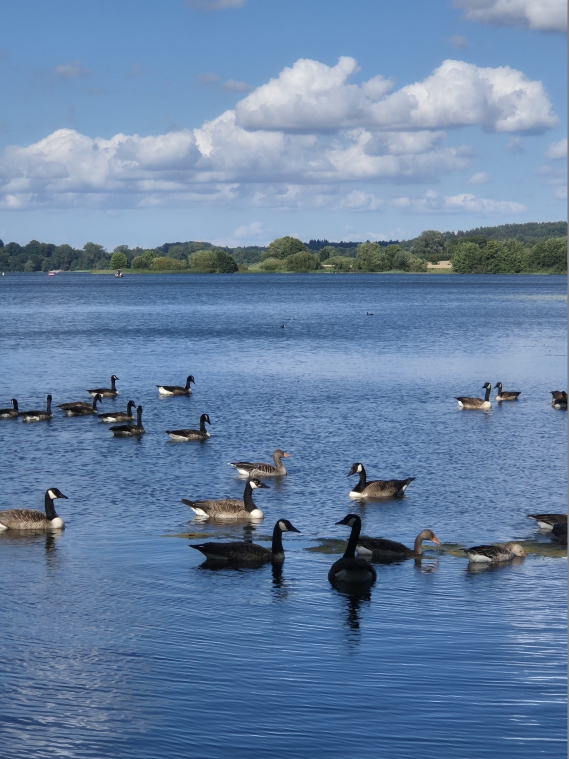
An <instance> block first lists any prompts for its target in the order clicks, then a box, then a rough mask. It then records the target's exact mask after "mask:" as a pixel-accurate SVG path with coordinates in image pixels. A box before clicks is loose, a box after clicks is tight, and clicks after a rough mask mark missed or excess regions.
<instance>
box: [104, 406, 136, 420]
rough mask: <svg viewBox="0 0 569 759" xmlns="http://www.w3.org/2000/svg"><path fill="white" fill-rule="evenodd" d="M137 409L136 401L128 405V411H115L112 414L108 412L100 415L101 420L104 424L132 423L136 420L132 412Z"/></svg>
mask: <svg viewBox="0 0 569 759" xmlns="http://www.w3.org/2000/svg"><path fill="white" fill-rule="evenodd" d="M135 407H136V403H135V402H134V401H129V402H128V403H127V405H126V411H113V412H111V413H110V414H109V413H108V412H106V413H103V414H99V419H100V420H101V421H102V422H130V421H131V419H134V414H133V413H132V410H133V408H135Z"/></svg>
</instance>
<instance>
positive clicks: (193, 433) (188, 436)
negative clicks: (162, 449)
mask: <svg viewBox="0 0 569 759" xmlns="http://www.w3.org/2000/svg"><path fill="white" fill-rule="evenodd" d="M206 424H210V425H211V422H210V419H209V414H202V415H201V416H200V428H199V430H189V429H182V430H166V434H167V435H169V436H170V438H171V439H172V440H175V441H176V442H178V443H183V442H185V441H186V440H207V439H208V437H209V432H208V431H207V429H206Z"/></svg>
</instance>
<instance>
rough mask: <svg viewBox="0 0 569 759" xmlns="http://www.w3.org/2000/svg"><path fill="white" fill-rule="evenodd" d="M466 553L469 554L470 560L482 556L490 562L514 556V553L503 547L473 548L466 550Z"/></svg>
mask: <svg viewBox="0 0 569 759" xmlns="http://www.w3.org/2000/svg"><path fill="white" fill-rule="evenodd" d="M464 551H466V553H467V554H468V558H469V559H470V558H472V557H476V556H480V557H484V558H486V559H488V560H489V561H500V560H502V559H507V558H510V557H511V556H512V552H511V551H508V549H507V548H504V547H503V546H473V547H472V548H465V549H464Z"/></svg>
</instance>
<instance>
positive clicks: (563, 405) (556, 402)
mask: <svg viewBox="0 0 569 759" xmlns="http://www.w3.org/2000/svg"><path fill="white" fill-rule="evenodd" d="M551 395H552V396H553V400H552V401H551V405H552V406H553V408H556V409H563V410H566V409H567V393H566V392H565V390H552V392H551Z"/></svg>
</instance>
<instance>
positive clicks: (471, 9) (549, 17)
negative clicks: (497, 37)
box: [454, 0, 567, 32]
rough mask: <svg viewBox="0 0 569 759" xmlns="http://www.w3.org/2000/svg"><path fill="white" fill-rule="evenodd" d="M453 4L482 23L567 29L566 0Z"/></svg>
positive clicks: (462, 1) (462, 0)
mask: <svg viewBox="0 0 569 759" xmlns="http://www.w3.org/2000/svg"><path fill="white" fill-rule="evenodd" d="M454 6H455V8H462V9H463V10H464V15H465V16H466V18H468V19H470V20H471V21H479V22H480V23H482V24H501V25H507V26H524V27H529V28H530V29H532V30H534V31H540V32H563V31H566V29H567V3H566V2H565V0H454Z"/></svg>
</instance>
